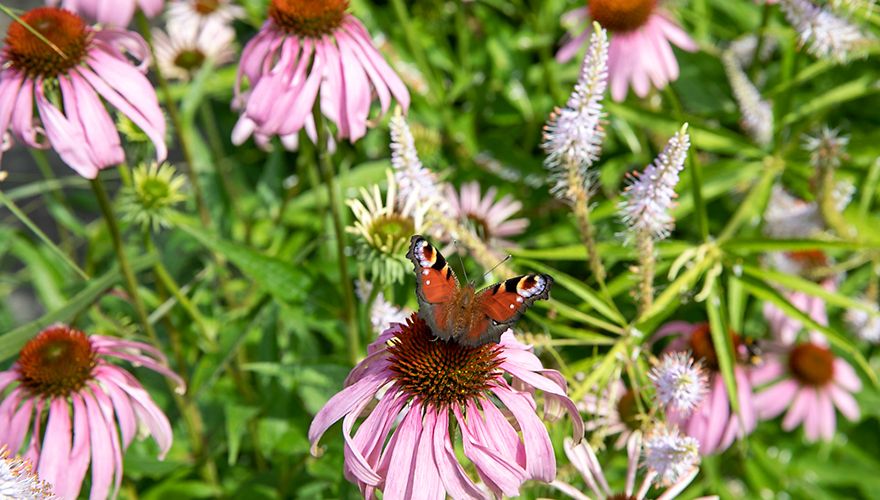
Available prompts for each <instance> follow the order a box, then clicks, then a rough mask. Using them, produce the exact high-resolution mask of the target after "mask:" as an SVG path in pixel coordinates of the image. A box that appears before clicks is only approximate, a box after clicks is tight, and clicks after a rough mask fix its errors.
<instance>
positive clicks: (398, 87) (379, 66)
mask: <svg viewBox="0 0 880 500" xmlns="http://www.w3.org/2000/svg"><path fill="white" fill-rule="evenodd" d="M345 26H346V28H348V29H350V30H351V28H352V27H355V28H357V27H359V28H360V31H361V32H362V33H361V35H360V36H358V35H357V34H356V33H355V32H354V30H352V39H353V40H354V42H355V43H356V44H357V46H358V47H360V52H361V55H362V56H365V57H366V59H367V60H368V61H369V63H370V64H371V65H372V67H373V68H375V70H376V72H377V73H378V76H380V77H381V78H382V80H383V81H384V82H385V85H386V86H387V87H388V90H390V91H391V95H393V96H394V98H395V99H397V103H398V104H400V107H401V108H403V111H404V112H405V111H406V110H408V109H409V104H410V96H409V90H407V88H406V85H404V83H403V80H401V79H400V77H399V76H398V75H397V73H396V72H395V71H394V69H392V68H391V66H389V65H388V63H387V62H386V61H385V58H383V57H382V55H381V54H379V52H378V51H377V50H376V49H375V47H373V44H372V42H371V41H370V38H369V35H368V34H367V33H366V29H364V27H363V25H361V24H360V21H358V20H357V19H355V18H354V17H349V18H348V21H347V22H346V24H345ZM362 60H363V59H362ZM368 66H369V65H367V64H366V63H365V64H364V67H365V68H366V67H368ZM374 85H375V87H376V92H377V93H378V92H380V91H379V88H380V87H381V86H382V85H381V84H380V83H379V82H378V81H375V82H374ZM380 96H381V93H380ZM385 109H386V107H385V106H383V107H382V110H383V112H384V111H385Z"/></svg>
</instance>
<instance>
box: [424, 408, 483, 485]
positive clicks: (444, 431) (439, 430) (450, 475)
mask: <svg viewBox="0 0 880 500" xmlns="http://www.w3.org/2000/svg"><path fill="white" fill-rule="evenodd" d="M428 411H429V412H433V411H436V412H437V416H436V418H437V420H436V423H435V425H434V436H433V437H434V459H435V460H436V462H437V468H438V469H439V470H440V480H441V481H443V487H444V488H445V489H446V491H447V492H448V493H449V496H451V497H452V498H483V497H484V496H485V495H484V494H483V492H482V491H480V489H479V488H477V485H475V484H474V482H473V481H472V480H471V478H470V477H468V475H467V473H465V471H464V469H463V468H462V467H461V464H460V463H458V458H457V457H456V456H455V451H453V449H452V440H451V439H450V437H449V412H448V411H447V410H434V409H433V408H432V409H429V410H428Z"/></svg>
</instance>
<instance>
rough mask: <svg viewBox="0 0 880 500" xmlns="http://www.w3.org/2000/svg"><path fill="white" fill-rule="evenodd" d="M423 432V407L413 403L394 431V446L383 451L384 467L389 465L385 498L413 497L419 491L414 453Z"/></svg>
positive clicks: (390, 499)
mask: <svg viewBox="0 0 880 500" xmlns="http://www.w3.org/2000/svg"><path fill="white" fill-rule="evenodd" d="M421 434H422V409H421V408H420V407H419V406H417V405H413V406H412V407H410V409H409V412H407V414H406V416H405V417H403V422H401V423H400V426H399V427H398V428H397V431H395V433H394V435H395V438H396V440H395V443H394V446H393V447H392V446H389V447H388V448H386V450H385V453H383V455H385V456H384V457H383V458H382V462H383V468H385V467H387V475H386V476H385V489H384V490H382V492H383V493H384V497H383V498H388V499H389V500H396V499H406V498H412V497H413V495H414V492H415V491H417V489H416V488H417V487H416V485H415V481H416V477H414V473H415V467H416V459H415V457H414V455H415V450H416V447H417V445H418V442H419V437H420V436H421ZM386 463H387V464H388V465H387V466H386V465H385V464H386Z"/></svg>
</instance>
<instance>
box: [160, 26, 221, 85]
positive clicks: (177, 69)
mask: <svg viewBox="0 0 880 500" xmlns="http://www.w3.org/2000/svg"><path fill="white" fill-rule="evenodd" d="M153 47H154V49H155V51H156V64H158V65H159V70H161V71H162V75H163V76H164V77H165V78H168V79H169V80H184V81H186V80H189V79H190V78H192V77H193V75H194V74H195V73H196V72H197V71H198V70H199V69H201V68H202V66H203V65H204V64H205V62H210V63H211V64H212V65H213V66H220V65H223V64H226V63H228V62H229V61H232V59H233V58H234V57H235V30H234V29H232V27H231V26H226V25H223V24H220V23H208V24H206V25H205V26H203V27H202V28H201V29H198V30H191V29H174V28H172V27H171V26H169V29H168V33H167V34H166V33H165V32H164V31H162V30H159V29H154V30H153Z"/></svg>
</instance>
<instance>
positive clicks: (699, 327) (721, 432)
mask: <svg viewBox="0 0 880 500" xmlns="http://www.w3.org/2000/svg"><path fill="white" fill-rule="evenodd" d="M671 335H675V336H676V337H675V338H674V339H673V340H672V341H671V342H670V343H669V344H668V345H667V347H666V350H667V351H669V352H677V351H691V352H692V353H693V356H694V358H695V359H697V360H700V361H702V363H703V366H704V367H705V368H706V369H707V370H708V372H709V374H708V376H709V380H708V388H709V391H708V393H707V394H706V395H705V397H704V398H703V400H702V402H701V403H700V404H699V405H697V407H696V408H694V410H693V411H691V412H690V413H688V414H682V413H680V412H677V411H676V410H675V409H673V408H669V409H667V413H666V420H667V421H668V422H670V423H672V424H675V425H678V427H679V428H680V429H681V430H682V431H683V432H684V433H685V434H687V435H688V436H691V437H693V438H696V439H697V441H699V443H700V453H701V454H702V455H711V454H713V453H719V452H722V451H724V450H726V449H727V448H728V447H730V445H731V444H732V443H733V441H734V440H735V439H737V438H741V437H744V436H745V435H746V434H749V433H751V432H752V431H753V430H755V427H756V426H757V423H758V419H757V414H756V411H755V407H754V406H753V403H752V400H753V396H752V382H751V379H750V371H751V367H750V366H748V365H747V364H746V362H745V361H741V360H743V359H747V358H748V356H749V354H748V352H747V349H746V346H745V345H744V344H743V342H742V341H741V340H740V338H739V336H738V335H733V344H734V347H735V348H736V350H735V355H734V359H735V361H736V363H735V364H734V366H733V375H734V378H735V379H736V390H737V395H736V397H737V401H738V403H739V415H737V414H736V413H734V412H733V410H732V408H731V406H730V397H729V395H728V392H727V386H725V385H724V379H723V377H722V376H721V372H720V368H719V365H718V355H717V354H716V352H715V346H714V343H713V341H712V336H711V332H710V330H709V325H708V323H701V324H691V323H686V322H684V321H672V322H669V323H667V324H665V325H663V326H662V327H661V328H660V329H658V330H657V333H656V334H655V335H654V337H655V341H656V340H658V339H660V338H662V337H666V336H671Z"/></svg>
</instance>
